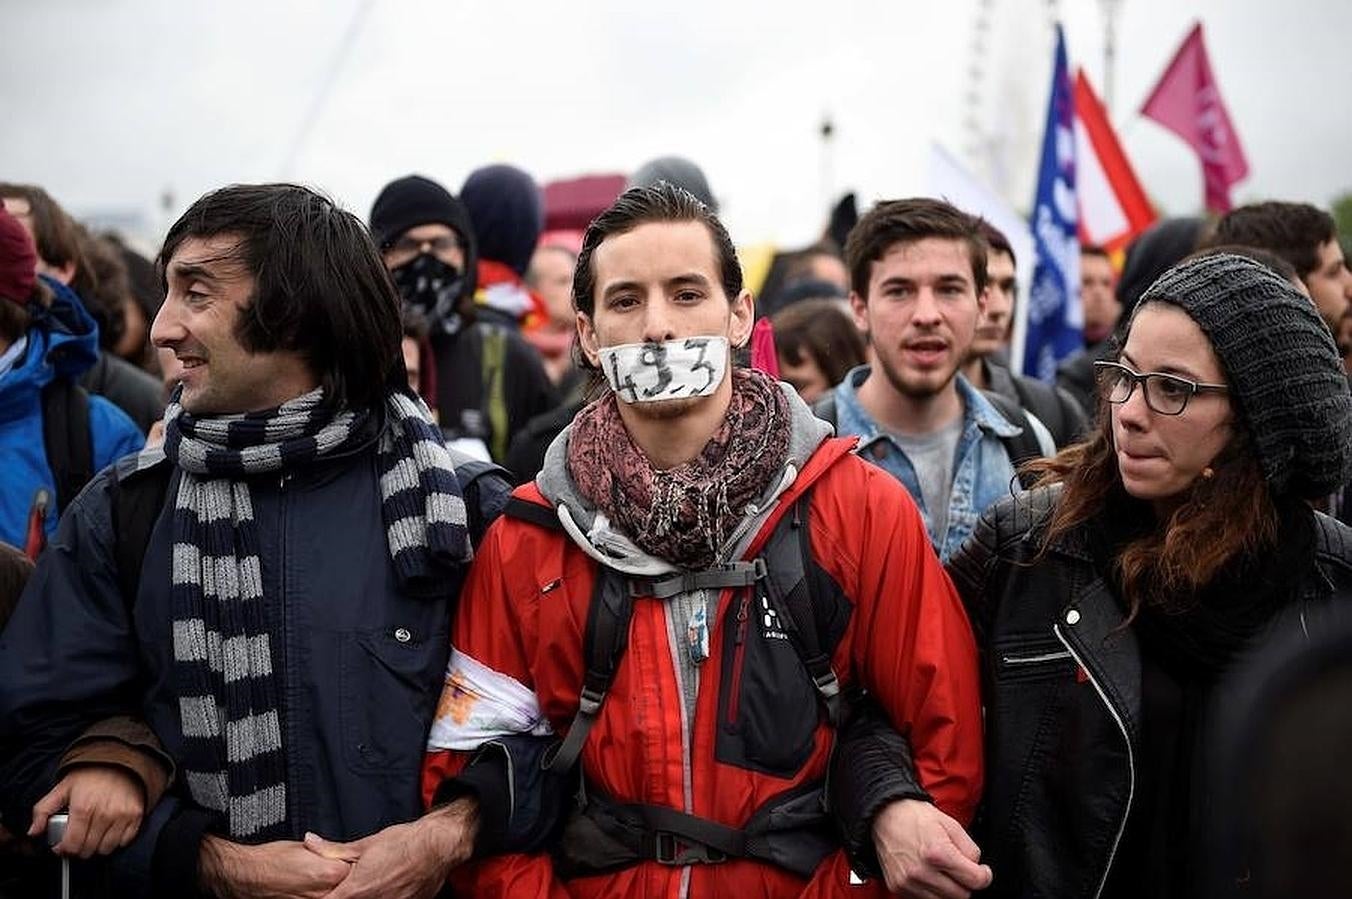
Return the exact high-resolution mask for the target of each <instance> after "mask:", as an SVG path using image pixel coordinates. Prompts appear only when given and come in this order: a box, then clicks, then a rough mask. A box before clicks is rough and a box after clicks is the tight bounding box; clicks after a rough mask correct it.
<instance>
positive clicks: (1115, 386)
mask: <svg viewBox="0 0 1352 899" xmlns="http://www.w3.org/2000/svg"><path fill="white" fill-rule="evenodd" d="M1094 381H1095V383H1096V384H1097V385H1098V392H1099V396H1101V397H1103V398H1104V399H1105V400H1107V401H1108V402H1110V403H1125V402H1126V401H1127V400H1129V399H1131V395H1132V394H1133V393H1135V392H1136V385H1137V384H1140V385H1142V388H1143V389H1144V390H1145V404H1146V405H1147V406H1149V407H1150V408H1151V409H1153V410H1154V411H1156V412H1158V413H1159V414H1160V415H1182V414H1183V410H1184V409H1186V408H1188V401H1189V400H1191V399H1192V397H1193V395H1194V394H1197V393H1203V392H1213V393H1224V392H1226V391H1228V390H1229V389H1230V388H1229V387H1226V386H1225V385H1224V384H1199V383H1198V382H1196V381H1189V380H1188V379H1187V378H1180V377H1178V375H1166V374H1164V373H1163V372H1158V371H1148V372H1145V373H1138V372H1134V371H1132V370H1131V369H1129V368H1127V367H1126V366H1125V365H1122V364H1120V363H1118V362H1095V363H1094Z"/></svg>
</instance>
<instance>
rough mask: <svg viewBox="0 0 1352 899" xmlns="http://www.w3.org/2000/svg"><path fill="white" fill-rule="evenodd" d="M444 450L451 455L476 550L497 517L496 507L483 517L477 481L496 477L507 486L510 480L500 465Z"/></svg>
mask: <svg viewBox="0 0 1352 899" xmlns="http://www.w3.org/2000/svg"><path fill="white" fill-rule="evenodd" d="M446 449H447V451H448V452H449V453H450V454H451V461H452V463H454V465H455V480H456V482H457V483H458V484H459V485H460V495H461V496H463V497H464V499H465V516H466V518H467V519H468V522H467V523H468V525H469V535H470V543H471V544H472V545H473V546H474V547H476V548H477V547H478V545H479V541H481V540H482V539H483V536H484V532H485V531H487V530H488V526H489V525H490V524H492V523H493V519H494V518H496V517H497V513H496V507H494V509H492V510H490V514H489V515H488V516H487V517H485V515H484V504H483V503H482V502H481V501H480V497H479V488H480V484H479V481H480V480H482V479H483V478H485V477H487V476H489V475H497V476H498V477H500V478H502V480H503V481H505V482H506V483H507V484H510V483H511V482H512V479H511V477H510V475H509V474H508V473H507V469H505V468H503V467H502V466H501V465H498V464H496V463H493V462H485V461H483V460H482V459H475V458H474V457H473V456H470V455H468V454H466V453H462V452H460V451H459V450H457V449H455V448H454V447H449V446H448V447H447V448H446Z"/></svg>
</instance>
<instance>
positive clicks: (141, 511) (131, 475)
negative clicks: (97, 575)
mask: <svg viewBox="0 0 1352 899" xmlns="http://www.w3.org/2000/svg"><path fill="white" fill-rule="evenodd" d="M173 474H174V466H173V465H171V464H170V463H169V461H168V460H167V459H161V460H160V461H159V462H156V463H154V464H153V465H152V466H150V467H148V468H140V469H137V468H131V469H127V470H124V468H123V467H122V466H121V465H119V466H118V468H117V469H116V470H115V471H114V475H113V482H112V485H111V487H110V489H109V504H110V508H111V510H112V520H113V558H114V561H116V563H117V584H118V588H119V589H120V590H121V591H122V601H123V602H124V603H126V606H127V610H128V612H130V611H131V609H132V607H133V606H135V604H136V593H137V591H138V590H139V589H140V586H141V565H142V563H143V562H144V560H145V554H146V546H147V545H148V544H149V543H150V532H151V531H153V530H154V529H155V521H156V520H157V519H158V518H159V517H160V510H161V509H163V508H164V502H165V499H166V497H167V495H168V493H169V482H170V480H171V479H172V478H173Z"/></svg>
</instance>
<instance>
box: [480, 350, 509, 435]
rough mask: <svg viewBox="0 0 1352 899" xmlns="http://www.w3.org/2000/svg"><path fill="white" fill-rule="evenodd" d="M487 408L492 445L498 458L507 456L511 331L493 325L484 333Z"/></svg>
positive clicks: (481, 358)
mask: <svg viewBox="0 0 1352 899" xmlns="http://www.w3.org/2000/svg"><path fill="white" fill-rule="evenodd" d="M482 353H483V355H482V356H481V357H480V360H481V363H482V365H483V370H482V371H483V410H484V417H485V418H487V419H488V432H489V440H488V441H487V443H488V448H489V450H490V451H491V452H492V454H493V458H494V459H505V458H507V428H508V420H507V394H506V387H505V384H504V381H505V380H506V365H507V332H506V331H505V330H504V329H502V328H498V327H490V328H488V329H486V330H485V331H484V334H483V349H482Z"/></svg>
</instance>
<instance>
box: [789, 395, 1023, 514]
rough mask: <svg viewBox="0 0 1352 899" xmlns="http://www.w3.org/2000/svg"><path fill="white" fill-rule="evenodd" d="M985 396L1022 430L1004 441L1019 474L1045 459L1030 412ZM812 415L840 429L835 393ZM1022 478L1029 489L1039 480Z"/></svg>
mask: <svg viewBox="0 0 1352 899" xmlns="http://www.w3.org/2000/svg"><path fill="white" fill-rule="evenodd" d="M981 395H982V396H983V397H985V398H986V400H987V401H988V402H989V403H990V404H991V405H992V406H994V407H995V409H996V411H998V412H999V413H1000V414H1001V415H1002V416H1004V418H1005V420H1006V421H1008V422H1009V423H1010V424H1012V425H1015V426H1016V427H1018V428H1020V429H1021V430H1020V431H1019V433H1017V434H1012V435H1010V436H1008V437H1001V438H1000V442H1001V443H1002V444H1004V447H1005V452H1006V453H1007V454H1008V455H1009V462H1010V464H1011V465H1013V466H1014V469H1015V470H1016V471H1018V469H1019V466H1020V465H1022V464H1023V463H1024V462H1029V461H1032V460H1033V459H1041V458H1042V456H1043V452H1042V444H1041V443H1039V442H1038V439H1037V434H1035V433H1033V426H1032V424H1031V423H1030V422H1029V420H1028V413H1027V412H1025V411H1024V410H1023V408H1022V407H1020V406H1017V405H1015V404H1014V403H1013V402H1011V401H1010V400H1009V399H1008V398H1007V397H1003V396H1001V395H1000V394H998V393H992V392H991V391H989V390H983V391H981ZM812 414H813V415H815V416H817V417H818V418H820V419H821V420H822V421H824V422H826V423H827V424H829V425H830V426H831V427H833V428H836V427H839V418H838V414H837V409H836V393H835V391H834V390H832V391H829V392H828V393H827V394H826V395H825V396H823V397H822V398H821V399H819V400H817V402H815V403H813V405H812ZM1018 478H1019V484H1020V485H1021V486H1022V487H1023V488H1024V489H1025V490H1027V489H1029V488H1030V487H1032V486H1033V483H1034V482H1035V481H1036V477H1035V476H1034V475H1032V474H1030V473H1028V472H1023V471H1018Z"/></svg>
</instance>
